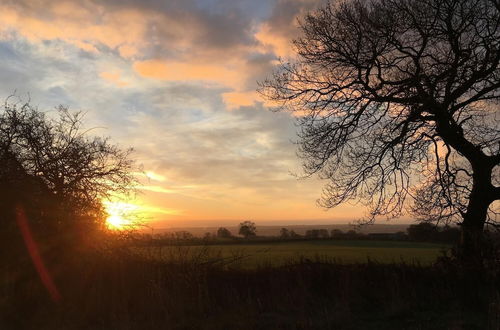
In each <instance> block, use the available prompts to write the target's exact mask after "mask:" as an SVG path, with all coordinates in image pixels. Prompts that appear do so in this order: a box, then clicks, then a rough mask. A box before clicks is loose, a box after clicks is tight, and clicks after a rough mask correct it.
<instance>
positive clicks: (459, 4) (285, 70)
mask: <svg viewBox="0 0 500 330" xmlns="http://www.w3.org/2000/svg"><path fill="white" fill-rule="evenodd" d="M499 20H500V5H499V2H498V1H495V0H421V1H412V0H374V1H362V0H351V1H349V0H348V1H339V2H336V3H331V4H328V5H326V7H323V8H320V9H319V10H317V11H315V12H312V13H310V14H308V15H307V16H306V17H305V18H304V19H303V21H302V24H301V28H302V32H303V36H302V37H301V38H299V39H297V40H295V41H294V45H295V49H296V51H297V55H298V58H297V59H296V60H295V61H294V62H293V63H282V65H281V66H280V69H279V70H278V71H277V72H276V73H275V74H274V76H273V78H271V79H269V80H267V81H265V82H264V83H262V89H261V92H262V93H263V94H264V95H265V96H267V97H268V98H269V99H271V100H273V101H277V102H279V103H280V104H281V108H282V109H285V110H289V111H292V112H295V113H296V116H297V117H298V119H297V120H298V121H299V124H300V127H301V128H302V130H301V132H300V135H299V136H300V148H299V153H300V156H301V157H302V159H303V160H304V169H305V172H306V174H307V175H312V174H314V173H319V175H320V177H322V178H324V179H329V183H328V184H327V185H326V186H325V188H324V192H323V195H322V198H321V200H320V204H321V205H323V206H324V207H326V208H331V207H335V206H337V205H339V204H341V203H343V202H346V201H348V200H352V199H357V200H361V201H362V202H364V203H365V204H366V205H367V206H369V207H370V213H369V216H368V218H367V219H366V221H373V220H374V218H375V217H376V216H378V215H386V216H389V217H390V216H399V215H400V214H401V213H402V212H403V211H404V206H405V205H407V204H408V203H405V200H406V199H407V198H408V197H412V196H415V197H416V198H415V199H414V204H413V209H412V211H414V212H416V213H419V214H421V215H422V216H425V217H427V218H429V217H432V220H441V219H447V220H456V221H459V222H461V228H462V251H463V253H464V254H463V256H464V257H466V258H469V257H470V258H472V259H474V258H476V257H479V256H480V255H481V246H482V242H483V239H482V238H483V228H484V225H485V223H495V224H496V222H495V220H496V218H495V216H496V213H495V210H493V209H492V208H490V206H492V203H493V202H494V201H496V200H499V199H500V187H499V183H500V177H499V176H500V175H499V172H500V168H499V166H498V165H499V164H500V151H499V147H500V143H499V138H500V132H499V129H498V128H499V124H500V123H499V118H500V114H499V107H498V102H499V100H500V90H499V88H500V67H499V62H500V24H499V23H498V22H499ZM497 205H498V204H497ZM488 210H489V211H488ZM496 211H498V207H497V210H496Z"/></svg>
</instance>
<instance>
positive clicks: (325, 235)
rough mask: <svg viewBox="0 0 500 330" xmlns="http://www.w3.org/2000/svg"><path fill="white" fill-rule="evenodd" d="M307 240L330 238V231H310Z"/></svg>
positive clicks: (307, 232)
mask: <svg viewBox="0 0 500 330" xmlns="http://www.w3.org/2000/svg"><path fill="white" fill-rule="evenodd" d="M306 237H307V238H315V239H316V238H328V237H330V235H329V234H328V230H326V229H308V230H306Z"/></svg>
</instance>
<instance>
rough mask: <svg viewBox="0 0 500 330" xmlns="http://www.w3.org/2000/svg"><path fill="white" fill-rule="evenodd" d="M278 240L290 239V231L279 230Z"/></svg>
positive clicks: (285, 229)
mask: <svg viewBox="0 0 500 330" xmlns="http://www.w3.org/2000/svg"><path fill="white" fill-rule="evenodd" d="M280 238H283V239H287V238H290V230H288V229H287V228H281V229H280Z"/></svg>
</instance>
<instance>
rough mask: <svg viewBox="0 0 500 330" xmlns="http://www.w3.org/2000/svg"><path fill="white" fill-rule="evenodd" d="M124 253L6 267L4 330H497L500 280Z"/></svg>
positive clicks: (371, 266) (439, 267) (447, 268)
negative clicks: (42, 268) (48, 278)
mask: <svg viewBox="0 0 500 330" xmlns="http://www.w3.org/2000/svg"><path fill="white" fill-rule="evenodd" d="M127 251H129V250H128V249H127V248H126V247H125V246H123V245H122V246H120V245H119V244H118V243H114V246H113V247H108V248H107V249H99V250H95V252H93V253H90V252H86V253H84V254H79V255H75V254H74V253H72V255H71V257H70V256H66V257H63V256H62V254H63V253H62V252H61V254H60V256H59V257H55V256H53V257H52V258H51V259H46V264H47V268H48V269H49V270H50V272H51V275H52V277H53V280H54V284H55V287H56V288H57V290H58V292H59V294H60V297H56V298H54V296H53V295H52V297H51V295H50V294H49V292H48V290H47V289H46V288H45V287H44V285H42V282H41V281H40V279H39V276H38V274H37V273H36V272H35V270H34V267H33V266H32V265H31V262H30V260H29V258H27V257H26V258H24V259H23V258H19V259H18V260H17V262H16V263H15V264H14V263H13V264H11V265H10V266H9V265H6V264H2V270H1V277H0V280H1V281H0V283H1V284H0V297H1V298H0V328H1V329H498V327H499V326H500V299H499V293H500V291H499V289H500V286H499V284H500V277H499V273H498V270H499V269H498V268H495V267H494V266H488V265H485V268H484V269H482V270H481V271H479V270H477V269H476V270H474V271H473V272H470V271H468V270H466V269H463V268H461V267H459V266H457V265H456V264H455V263H454V262H452V260H451V259H449V258H442V259H441V260H439V261H438V262H437V263H436V264H435V265H433V266H429V267H424V266H420V265H417V264H377V263H371V262H368V263H363V264H339V263H332V262H325V261H323V260H321V258H317V259H316V260H309V259H308V260H305V259H302V260H297V261H296V262H293V263H292V262H291V263H289V264H287V265H285V266H280V267H261V268H258V269H255V270H243V269H240V268H238V267H235V266H233V265H232V263H231V260H228V259H224V260H222V259H217V258H215V257H210V256H208V255H206V256H204V255H202V254H200V255H198V256H196V257H190V258H185V259H182V258H181V259H177V260H175V261H171V262H159V261H156V260H154V259H148V258H144V257H141V256H137V254H133V253H130V252H127Z"/></svg>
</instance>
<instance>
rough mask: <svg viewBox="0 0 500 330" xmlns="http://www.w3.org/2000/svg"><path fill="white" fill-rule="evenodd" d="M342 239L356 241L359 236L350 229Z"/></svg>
mask: <svg viewBox="0 0 500 330" xmlns="http://www.w3.org/2000/svg"><path fill="white" fill-rule="evenodd" d="M344 237H345V238H348V239H356V238H359V237H360V234H359V233H358V232H357V231H355V230H352V229H351V230H349V231H347V233H345V234H344Z"/></svg>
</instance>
